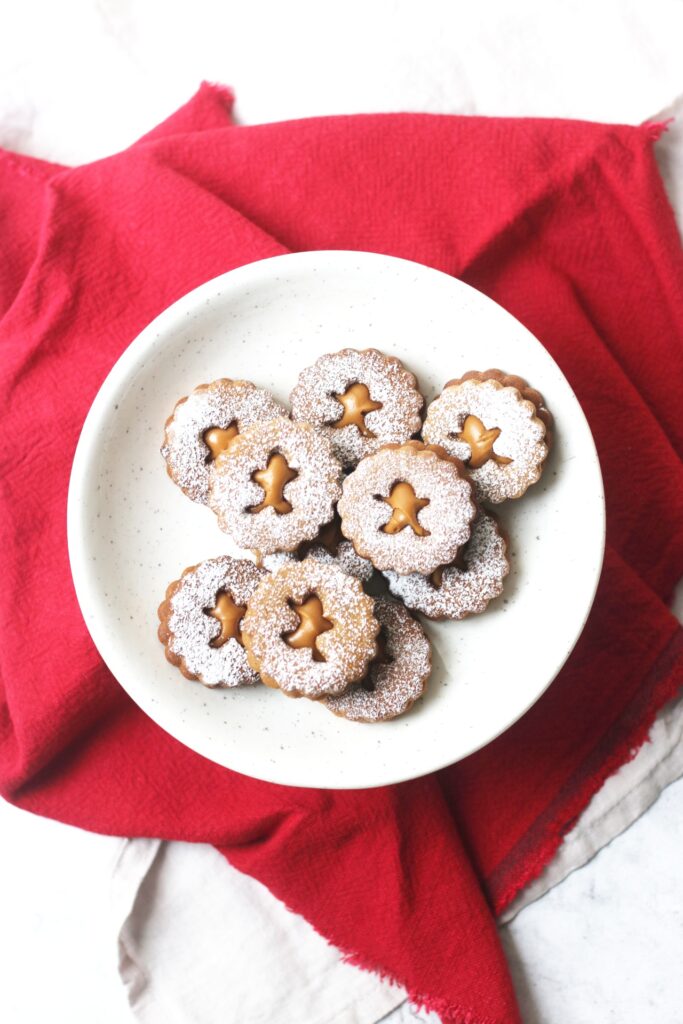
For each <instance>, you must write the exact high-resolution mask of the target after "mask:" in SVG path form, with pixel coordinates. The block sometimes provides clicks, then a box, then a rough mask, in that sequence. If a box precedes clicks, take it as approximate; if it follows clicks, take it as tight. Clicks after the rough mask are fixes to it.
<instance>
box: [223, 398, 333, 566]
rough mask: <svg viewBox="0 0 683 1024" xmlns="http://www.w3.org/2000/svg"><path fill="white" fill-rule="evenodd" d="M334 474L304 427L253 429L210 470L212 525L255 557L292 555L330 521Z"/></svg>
mask: <svg viewBox="0 0 683 1024" xmlns="http://www.w3.org/2000/svg"><path fill="white" fill-rule="evenodd" d="M340 478H341V466H340V465H339V462H338V461H337V459H336V458H335V457H334V455H333V454H332V448H331V445H330V442H329V441H328V440H327V438H326V437H324V436H323V435H322V434H320V433H319V432H318V431H317V430H315V428H314V427H312V426H310V424H308V423H292V421H291V420H287V419H284V418H282V417H280V418H278V419H275V420H266V421H264V422H261V423H254V424H252V426H250V427H247V428H246V429H245V430H244V431H242V433H240V434H239V435H238V436H237V437H236V438H235V439H234V440H233V441H232V442H231V444H230V447H229V448H227V449H226V450H225V451H224V452H221V453H220V455H219V456H218V458H217V459H216V461H215V463H214V468H213V473H212V474H211V480H210V484H209V500H208V504H209V507H210V508H211V509H212V510H213V511H214V512H215V513H216V515H217V517H218V524H219V526H220V528H221V529H222V530H224V531H225V532H226V533H228V534H229V535H230V536H231V537H232V539H233V540H234V542H235V543H236V544H238V545H239V547H242V548H251V549H252V550H253V551H255V552H256V554H257V556H258V557H262V556H264V555H267V554H272V553H273V552H274V551H294V550H295V549H296V548H297V547H298V546H299V544H301V543H302V541H305V540H312V539H313V538H314V537H315V536H316V534H317V533H318V531H319V530H320V527H321V526H322V525H323V524H324V523H327V522H329V521H330V520H331V519H332V516H333V515H334V506H335V503H336V502H337V500H338V499H339V496H340V494H341V486H340Z"/></svg>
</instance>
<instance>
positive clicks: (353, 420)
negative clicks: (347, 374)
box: [332, 383, 382, 437]
mask: <svg viewBox="0 0 683 1024" xmlns="http://www.w3.org/2000/svg"><path fill="white" fill-rule="evenodd" d="M334 397H335V398H336V399H337V401H338V402H341V404H342V405H343V407H344V412H343V413H342V417H341V419H339V420H337V422H336V423H334V424H332V425H333V426H334V427H336V428H338V429H341V428H342V427H348V426H354V427H358V429H359V431H360V432H361V434H362V435H363V437H374V436H375V435H374V434H373V433H372V431H371V430H369V429H368V428H367V427H366V425H365V417H366V415H367V413H369V412H376V410H377V409H381V408H382V403H381V402H373V400H372V399H371V398H370V392H369V391H368V389H367V387H366V386H365V384H360V383H358V384H352V385H351V386H350V387H349V388H347V389H346V391H345V392H344V394H343V395H335V396H334Z"/></svg>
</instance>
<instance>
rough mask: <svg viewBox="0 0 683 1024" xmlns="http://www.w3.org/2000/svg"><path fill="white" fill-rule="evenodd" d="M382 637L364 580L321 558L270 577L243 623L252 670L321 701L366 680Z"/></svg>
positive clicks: (291, 692) (284, 568)
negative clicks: (362, 582) (363, 585)
mask: <svg viewBox="0 0 683 1024" xmlns="http://www.w3.org/2000/svg"><path fill="white" fill-rule="evenodd" d="M378 632H379V623H378V621H377V619H376V618H375V616H374V614H373V600H372V598H371V597H368V596H367V594H365V593H364V592H363V588H362V586H361V584H360V582H359V581H358V580H356V579H353V577H351V576H347V575H346V574H345V573H343V572H342V571H341V569H338V568H337V567H336V566H333V565H326V564H324V563H322V562H319V561H316V560H315V559H313V558H306V559H304V561H303V562H290V563H288V564H286V565H283V566H282V567H281V568H280V569H278V570H277V572H274V573H272V574H270V575H266V576H265V578H264V579H262V580H261V582H260V583H259V586H258V588H257V589H256V591H255V593H254V594H253V596H252V597H251V598H250V600H249V607H248V609H247V613H246V615H245V616H244V619H243V622H242V636H243V639H244V645H245V647H246V649H247V658H248V660H249V664H250V665H251V667H252V668H253V669H254V671H256V672H258V673H259V674H260V676H261V679H262V680H263V682H264V683H266V684H267V685H268V686H273V687H278V688H279V689H280V690H282V692H283V693H285V694H287V695H288V696H290V697H310V698H312V699H313V700H318V699H319V698H321V697H324V696H327V695H336V694H340V693H343V691H344V690H345V689H346V688H347V687H348V686H349V685H350V684H351V683H353V682H356V680H358V679H362V678H363V676H364V675H365V672H366V670H367V667H368V664H369V662H370V660H371V659H372V658H373V657H374V656H375V654H376V643H375V641H376V638H377V634H378Z"/></svg>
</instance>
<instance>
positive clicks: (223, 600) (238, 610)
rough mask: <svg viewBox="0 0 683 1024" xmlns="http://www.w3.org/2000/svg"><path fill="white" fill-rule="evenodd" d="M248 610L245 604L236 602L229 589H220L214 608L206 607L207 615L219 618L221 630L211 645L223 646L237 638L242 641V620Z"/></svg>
mask: <svg viewBox="0 0 683 1024" xmlns="http://www.w3.org/2000/svg"><path fill="white" fill-rule="evenodd" d="M246 610H247V606H246V605H245V604H235V602H234V600H233V598H232V595H231V594H229V593H228V592H227V590H219V591H218V593H217V594H216V604H215V606H214V607H213V608H205V609H204V612H205V614H206V615H211V616H213V618H214V619H218V621H219V622H220V625H221V631H220V633H219V634H218V636H217V637H216V638H215V639H214V640H212V641H211V647H222V646H223V644H225V643H227V642H228V640H237V641H238V642H239V643H240V644H241V643H242V630H241V628H240V622H241V621H242V617H243V616H244V613H245V612H246Z"/></svg>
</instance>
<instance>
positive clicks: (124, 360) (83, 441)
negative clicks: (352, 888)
mask: <svg viewBox="0 0 683 1024" xmlns="http://www.w3.org/2000/svg"><path fill="white" fill-rule="evenodd" d="M349 259H353V260H361V261H366V262H371V261H380V262H387V261H390V262H394V263H399V264H404V265H407V266H410V267H413V268H415V269H416V270H418V271H419V272H421V273H425V272H426V273H428V274H438V275H439V276H441V277H443V278H444V279H446V280H447V281H448V282H449V284H450V285H451V286H453V285H455V286H456V287H461V288H464V289H467V290H469V291H473V292H475V293H476V294H477V296H478V299H479V300H482V299H483V300H485V301H487V302H490V303H493V305H495V306H497V307H498V308H499V309H500V310H502V311H503V312H504V313H505V315H506V316H508V317H511V318H512V320H514V321H515V322H516V324H517V325H518V327H519V328H520V329H521V330H522V331H523V332H524V333H525V334H526V335H528V336H529V337H530V338H531V340H532V341H533V342H534V343H535V344H536V345H539V346H540V347H541V348H542V349H543V351H544V352H545V353H546V355H547V357H548V358H549V359H550V360H551V361H552V363H553V364H554V366H555V368H556V370H557V372H558V373H559V374H560V376H561V378H562V380H563V381H564V384H565V385H566V387H567V389H568V391H569V393H570V395H571V399H572V401H573V403H574V406H575V411H576V412H577V413H578V415H579V416H580V418H581V419H582V420H583V423H584V425H585V428H586V436H587V441H588V442H589V454H590V457H591V461H592V462H593V464H594V467H593V468H594V469H595V470H597V474H596V483H597V491H596V493H595V499H596V505H597V507H598V509H599V512H600V521H599V523H596V525H595V530H596V536H595V539H596V541H597V554H598V556H599V557H598V558H597V559H596V563H595V570H594V573H593V579H592V581H591V587H590V590H589V595H590V599H589V600H587V601H586V606H585V609H584V613H583V615H582V616H581V618H580V620H577V623H576V627H575V631H574V635H573V638H572V640H571V642H570V643H569V645H568V647H567V649H566V651H565V652H564V654H563V656H562V657H561V659H560V660H558V663H557V667H556V669H555V671H554V672H553V674H552V675H551V676H550V677H549V678H548V679H547V681H546V682H545V685H544V686H543V687H542V688H541V689H540V690H538V691H537V692H536V694H535V696H534V697H533V699H532V700H531V701H529V702H528V703H527V704H525V706H524V707H521V708H520V709H519V710H518V711H517V713H516V714H515V716H514V717H513V718H511V719H510V720H509V721H508V722H507V723H506V724H505V725H503V726H502V727H501V728H499V729H497V730H496V731H495V733H492V734H491V735H489V736H488V738H486V739H485V740H481V741H477V742H475V743H473V744H472V746H471V747H470V748H468V749H466V750H464V751H463V752H462V753H459V754H458V756H457V757H456V758H455V759H453V758H447V759H446V760H444V761H443V762H441V761H440V762H439V763H437V764H432V765H430V766H429V767H428V768H426V769H425V770H423V771H417V772H416V771H415V770H414V769H407V770H406V771H404V772H400V773H398V774H396V773H392V778H391V779H381V780H380V781H370V782H368V783H367V784H365V785H362V786H360V785H358V784H357V782H356V781H354V782H353V784H349V783H346V784H345V782H344V780H343V779H342V780H340V781H338V782H337V783H335V784H334V785H332V784H331V783H329V782H326V783H325V785H324V786H322V787H321V786H320V784H319V783H317V782H315V781H314V782H311V783H307V782H301V781H297V782H292V781H288V780H286V779H284V780H283V779H282V778H277V777H274V775H273V774H270V773H269V771H268V767H267V766H266V765H264V766H263V771H262V772H260V773H259V774H255V773H252V772H249V773H247V772H244V771H240V769H237V768H232V767H230V766H227V765H224V764H223V763H222V762H220V761H216V760H215V759H214V758H213V757H212V756H211V755H210V754H207V753H204V752H203V751H201V750H199V749H197V747H196V746H195V745H194V744H190V743H188V742H187V741H186V740H185V739H183V738H182V737H181V736H180V735H178V733H177V732H176V731H175V730H174V728H172V727H171V726H169V725H168V724H166V723H165V722H164V723H162V722H161V721H160V720H159V718H158V717H156V715H155V714H152V713H151V712H150V710H148V708H147V707H145V706H144V705H143V704H142V703H141V702H140V699H139V696H138V695H136V694H135V693H134V692H132V691H131V689H129V687H128V685H126V683H124V682H123V681H122V680H121V679H120V678H119V676H118V674H117V672H116V671H115V670H114V668H113V667H112V664H111V660H110V644H109V640H108V638H107V637H106V636H105V635H104V631H103V630H101V629H100V628H99V627H98V618H97V617H95V616H90V615H89V614H86V611H85V608H87V606H88V596H89V593H90V587H89V583H88V573H87V571H86V568H85V563H86V556H85V545H84V544H82V538H83V537H84V535H85V534H84V508H85V505H84V500H83V499H84V497H85V494H86V492H87V482H88V476H89V473H88V470H89V468H90V466H91V463H92V460H93V455H94V449H95V446H96V442H97V439H98V432H99V430H100V429H101V427H102V426H103V422H102V421H103V420H104V419H105V418H106V415H107V414H108V412H109V411H110V404H111V399H112V398H113V395H114V394H115V393H116V391H117V389H118V388H119V386H120V385H121V384H122V383H123V382H124V380H125V379H126V377H127V376H128V375H129V373H130V371H131V370H133V369H134V368H135V367H136V366H137V365H139V364H140V363H141V362H142V361H143V360H144V356H145V354H146V353H147V352H148V351H149V349H150V348H152V347H153V345H154V342H155V341H156V338H157V337H158V335H159V334H160V333H162V332H163V331H164V330H166V329H172V328H173V326H175V325H176V322H177V321H178V320H179V319H180V318H181V317H182V316H183V315H184V314H185V313H186V311H187V310H188V309H191V310H194V309H195V308H196V307H197V306H198V305H199V304H200V302H201V300H202V299H204V298H205V297H206V295H208V294H210V295H213V294H219V293H220V290H221V285H222V283H223V282H228V281H229V283H230V285H231V286H232V285H235V286H236V287H239V280H240V278H243V277H244V278H249V277H253V275H254V274H256V275H257V277H258V276H259V275H261V274H264V275H266V276H267V275H268V271H269V270H270V269H271V268H272V267H273V265H278V264H282V263H283V262H285V261H286V265H287V267H290V268H291V267H292V266H293V265H294V264H295V263H298V264H301V266H302V268H304V269H305V268H306V265H307V264H309V267H308V269H309V270H312V271H313V272H318V271H319V270H320V269H321V268H320V266H317V267H315V268H314V266H313V265H314V264H315V263H316V262H318V264H319V263H320V262H321V261H324V262H328V263H334V262H335V261H337V263H338V265H339V264H341V263H342V262H343V261H346V260H349ZM325 269H328V268H327V267H326V268H325ZM66 529H67V549H68V557H69V565H70V569H71V577H72V580H73V586H74V590H75V593H76V599H77V602H78V605H79V610H80V613H81V615H82V617H83V620H84V623H85V626H86V629H87V630H88V633H89V635H90V639H91V641H92V643H93V644H94V646H95V648H96V650H97V652H98V654H99V656H100V657H101V658H102V661H103V662H104V664H105V665H106V667H107V669H108V670H109V671H110V672H111V674H112V676H113V677H114V679H115V680H116V682H117V683H118V685H119V686H121V687H122V688H123V690H124V691H125V692H126V693H127V694H128V696H129V697H130V698H131V700H132V701H133V702H134V703H135V704H136V705H137V707H139V708H140V710H141V711H142V712H143V713H144V714H146V715H148V717H150V718H151V719H152V721H154V722H155V724H156V725H158V726H159V728H161V729H163V730H164V731H165V732H167V733H168V734H169V735H171V736H172V737H173V738H174V739H175V740H177V741H178V742H179V743H182V744H183V745H184V746H186V747H187V748H188V749H190V750H192V751H193V752H195V753H197V754H198V755H199V756H200V757H204V758H206V759H207V760H209V761H211V762H212V763H213V764H218V765H220V766H221V767H228V768H229V770H230V771H235V772H237V773H238V774H242V775H247V776H248V777H251V778H256V779H259V780H261V781H264V782H270V783H274V784H277V785H290V786H298V787H301V788H313V789H316V788H326V789H339V790H351V789H372V788H376V787H378V786H384V785H393V784H397V783H400V782H405V781H408V780H410V779H414V778H422V777H423V776H425V775H428V774H431V773H432V772H435V771H440V770H441V769H443V768H446V767H448V766H449V765H451V764H456V763H458V762H459V761H461V760H463V759H464V758H466V757H469V756H470V755H471V754H474V753H476V751H478V750H481V749H482V748H483V747H485V746H488V744H489V743H492V742H493V741H494V740H495V739H497V738H498V737H499V736H501V735H502V734H503V733H504V732H506V731H507V730H508V729H510V728H511V727H512V726H513V725H514V724H515V723H516V722H518V721H519V720H520V719H521V718H523V717H524V715H525V714H527V712H528V711H529V710H530V709H531V708H532V707H533V706H534V705H535V704H536V703H537V701H538V700H540V698H541V697H542V696H543V694H544V693H546V691H547V690H548V688H549V687H550V686H551V685H552V683H553V682H554V681H555V679H556V678H557V676H558V675H559V673H560V672H561V671H562V669H563V668H564V666H565V664H566V662H567V660H568V659H569V657H570V655H571V653H572V651H573V650H574V648H575V647H576V644H577V643H578V640H579V638H580V637H581V634H582V633H583V630H584V628H585V626H586V622H587V621H588V617H589V615H590V613H591V610H592V608H593V604H594V601H595V595H596V592H597V588H598V585H599V582H600V578H601V575H602V568H603V563H604V554H605V539H606V509H605V493H604V481H603V477H602V470H601V466H600V460H599V456H598V452H597V449H596V446H595V440H594V438H593V434H592V431H591V428H590V424H589V422H588V420H587V418H586V415H585V413H584V411H583V408H582V407H581V404H580V403H579V401H578V399H577V397H576V394H575V392H574V389H573V388H572V386H571V384H570V383H569V381H568V380H567V378H566V376H565V375H564V373H563V371H562V370H561V368H560V367H559V365H558V364H557V362H556V361H555V359H554V358H553V356H552V355H551V354H550V353H549V352H548V350H547V349H546V348H545V346H544V345H543V344H542V342H541V341H540V340H539V339H538V338H537V337H536V336H535V335H534V334H533V333H532V332H531V331H530V330H529V329H528V328H527V327H526V326H525V325H524V324H522V323H521V321H520V320H518V319H517V317H515V316H514V314H512V313H510V311H509V310H507V309H505V307H504V306H501V305H500V303H498V302H496V301H495V299H491V298H490V297H489V296H488V295H485V294H484V293H483V292H480V291H479V290H478V289H476V288H473V287H472V285H469V284H467V283H466V282H465V281H462V280H460V279H459V278H456V277H453V276H452V275H450V274H447V273H445V272H444V271H442V270H437V269H435V268H434V267H429V266H427V265H426V264H423V263H418V262H416V261H414V260H407V259H404V258H402V257H398V256H389V255H386V254H383V253H375V252H371V251H365V250H353V249H312V250H305V251H303V252H295V253H284V254H279V255H276V256H269V257H266V258H264V259H260V260H254V261H252V262H250V263H246V264H242V265H241V266H239V267H235V268H234V269H232V270H228V271H226V272H224V273H222V274H218V275H216V276H215V277H212V278H210V279H209V280H207V281H204V282H203V283H202V284H200V285H198V286H196V287H195V288H193V289H191V290H190V291H188V292H185V293H184V294H183V295H181V296H180V297H179V298H178V299H176V300H175V301H174V302H172V303H171V304H170V305H169V306H167V307H166V308H165V309H163V310H162V311H161V312H160V313H158V314H157V316H155V317H154V318H153V319H152V320H151V321H150V322H149V323H148V324H147V325H146V326H145V327H144V328H143V329H142V330H141V331H140V332H139V333H138V334H137V335H136V336H135V338H133V340H132V341H131V342H130V343H129V344H128V345H127V346H126V348H125V349H124V350H123V352H122V353H121V355H120V356H119V357H118V359H117V360H116V362H115V363H114V364H113V366H112V367H111V369H110V370H109V372H108V373H107V375H106V377H105V378H104V380H103V381H102V384H101V385H100V387H99V389H98V391H97V393H96V395H95V397H94V399H93V401H92V403H91V405H90V408H89V409H88V412H87V414H86V417H85V419H84V421H83V425H82V427H81V431H80V434H79V438H78V442H77V445H76V449H75V451H74V456H73V460H72V465H71V471H70V475H69V487H68V495H67V506H66ZM113 660H115V657H114V658H113ZM277 774H278V772H277V770H276V772H275V775H277Z"/></svg>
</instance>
